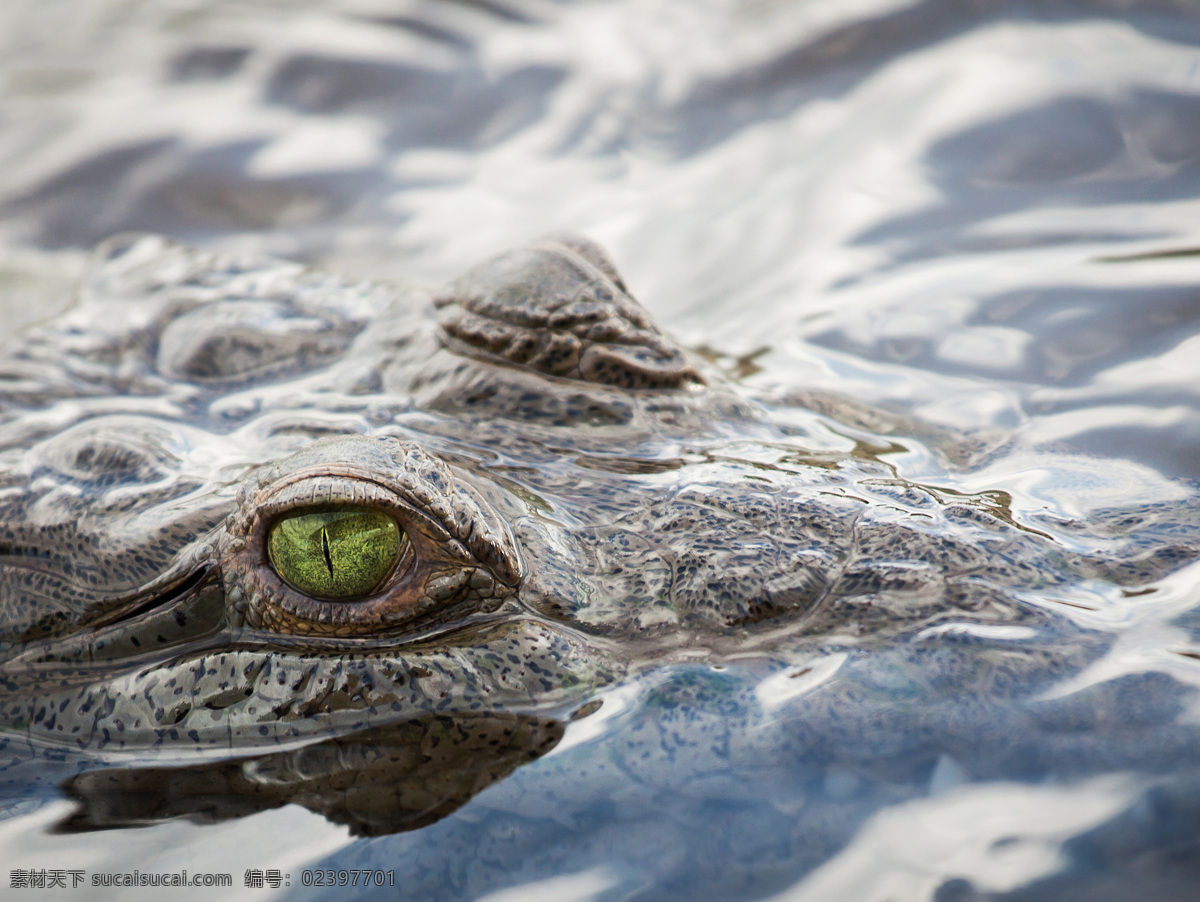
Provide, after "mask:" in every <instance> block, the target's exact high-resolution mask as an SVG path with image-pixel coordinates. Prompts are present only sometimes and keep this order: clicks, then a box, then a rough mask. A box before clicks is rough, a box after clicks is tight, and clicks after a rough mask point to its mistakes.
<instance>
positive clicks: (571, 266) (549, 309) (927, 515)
mask: <svg viewBox="0 0 1200 902" xmlns="http://www.w3.org/2000/svg"><path fill="white" fill-rule="evenodd" d="M4 370H5V377H6V383H7V384H6V386H5V397H6V400H5V408H4V411H3V417H4V420H3V430H4V439H3V450H2V451H0V453H2V455H3V457H2V458H0V464H2V466H3V473H2V474H0V627H2V630H3V632H2V633H0V638H2V639H3V642H4V645H3V649H4V655H5V661H4V665H3V669H4V682H3V685H2V687H0V689H2V692H3V695H2V696H0V718H2V720H0V729H2V732H0V744H3V746H4V752H5V754H6V756H11V757H14V758H15V759H16V761H17V763H16V764H15V765H13V767H15V768H16V769H17V770H16V772H17V773H18V774H22V775H27V774H28V772H29V769H28V767H27V768H26V770H22V769H21V768H22V766H23V764H22V763H23V762H24V763H25V764H26V765H28V764H29V763H30V762H37V761H38V760H39V758H41V757H43V756H45V755H47V754H50V753H51V751H53V752H54V753H55V754H60V753H62V752H63V751H64V750H71V752H73V753H78V754H80V755H81V756H83V757H82V759H81V761H83V763H81V764H79V767H80V768H85V769H90V768H97V767H98V768H104V767H109V768H112V767H113V766H114V765H116V764H123V765H127V764H128V760H129V759H128V754H127V753H131V752H132V753H140V752H144V753H145V755H144V756H142V757H141V758H140V759H139V765H138V768H134V769H129V770H120V769H115V770H108V771H103V770H101V771H89V772H88V773H84V774H81V775H80V776H78V777H76V778H74V779H73V780H72V781H71V782H70V784H69V786H68V792H69V793H71V794H72V795H73V796H75V797H76V798H78V799H80V800H81V801H82V802H83V804H84V809H83V810H82V811H81V812H80V813H79V814H78V815H76V816H75V817H74V818H72V819H71V820H70V821H69V822H68V824H67V825H66V826H67V827H68V828H70V829H87V828H90V827H99V826H116V825H121V824H126V823H144V822H147V821H148V820H154V819H156V818H161V817H173V816H179V815H183V814H190V815H207V816H210V817H228V816H233V815H236V814H238V813H246V812H249V811H254V810H260V809H261V808H263V807H271V806H274V805H279V804H283V803H285V802H287V801H296V802H299V803H301V804H304V805H307V806H309V807H311V808H313V809H314V810H317V811H322V812H324V813H326V814H328V815H329V816H330V817H331V818H333V819H335V820H339V821H343V822H348V823H350V824H352V825H353V826H354V828H355V829H356V830H358V831H361V832H368V833H371V832H386V831H387V830H390V829H402V828H403V827H405V826H408V827H411V826H417V825H420V824H423V823H426V822H428V820H429V819H430V817H432V816H437V815H440V814H444V813H446V812H447V811H449V810H452V809H453V807H455V806H456V805H457V804H461V802H462V801H464V800H465V799H466V798H468V797H469V796H470V795H471V794H472V793H473V792H476V791H478V790H479V789H482V788H483V787H484V786H486V785H488V784H489V783H490V782H492V781H493V780H495V779H497V778H498V777H500V776H503V774H505V773H507V772H508V771H510V770H511V769H512V768H513V767H515V766H517V765H518V764H520V763H522V762H523V761H526V760H531V759H532V758H533V757H536V756H537V755H539V754H542V753H544V752H545V751H546V750H547V749H548V748H550V747H552V746H553V744H554V743H555V742H557V740H558V738H559V737H560V736H561V728H560V727H559V726H557V725H559V724H561V722H562V721H563V720H565V719H566V718H568V717H569V716H571V715H572V714H574V715H575V716H581V715H583V714H586V713H588V712H589V711H591V710H593V709H594V707H595V704H594V701H595V696H596V695H597V692H598V690H599V689H600V688H601V687H603V686H605V685H608V684H611V683H613V682H614V681H616V680H618V679H621V678H623V677H624V676H626V675H628V674H631V673H637V672H638V671H640V670H643V669H645V668H647V667H650V666H655V665H657V664H660V663H664V662H670V661H672V660H681V659H690V658H695V656H696V655H697V653H700V654H702V655H706V656H708V657H709V658H710V659H712V660H719V659H721V658H722V657H723V656H729V655H735V654H736V655H740V656H745V655H762V656H765V657H767V658H769V659H771V660H773V661H784V662H786V661H792V660H798V659H799V658H801V657H802V656H803V655H804V654H805V653H811V652H812V650H813V649H816V648H819V647H823V646H824V647H828V646H829V645H831V644H834V645H839V646H842V647H845V646H869V645H870V644H871V643H872V642H877V641H880V640H882V639H885V638H887V637H889V636H897V635H900V634H902V633H905V632H906V631H911V630H913V629H916V628H919V629H928V628H929V627H933V626H937V625H938V624H939V623H941V622H943V621H946V622H948V621H951V620H954V621H961V620H962V619H963V618H967V619H969V620H972V621H976V622H995V623H1003V624H1013V623H1025V624H1037V623H1038V622H1040V621H1043V620H1045V618H1047V617H1048V616H1049V615H1048V614H1047V613H1046V612H1045V610H1044V609H1043V608H1041V607H1038V606H1035V605H1030V604H1028V603H1026V602H1024V601H1023V600H1022V598H1023V596H1025V595H1026V594H1027V593H1031V592H1044V591H1051V590H1053V589H1054V588H1055V587H1061V586H1065V585H1068V584H1070V583H1073V582H1076V581H1079V580H1084V579H1099V580H1104V581H1107V582H1108V583H1112V584H1118V585H1123V586H1130V587H1137V586H1141V585H1144V584H1145V583H1146V582H1147V581H1150V580H1153V579H1155V578H1157V577H1159V576H1161V575H1162V574H1163V573H1165V572H1167V571H1169V570H1171V569H1173V568H1175V567H1177V566H1178V565H1179V564H1180V563H1181V562H1182V561H1184V560H1186V559H1189V558H1190V557H1192V556H1193V551H1192V550H1190V548H1188V547H1186V546H1180V545H1173V544H1170V543H1166V544H1164V543H1162V542H1161V541H1157V540H1155V539H1154V538H1153V537H1152V534H1153V533H1154V531H1153V530H1150V529H1135V526H1137V525H1139V524H1140V525H1142V526H1147V525H1153V524H1154V523H1155V522H1165V521H1163V518H1164V517H1165V516H1166V515H1165V514H1163V513H1162V512H1156V511H1144V512H1142V513H1141V514H1139V515H1138V517H1137V518H1133V519H1130V517H1128V516H1127V517H1125V519H1124V520H1123V521H1119V522H1118V521H1116V520H1114V522H1113V524H1110V527H1108V528H1109V533H1110V534H1112V535H1117V536H1118V537H1119V538H1120V541H1114V542H1112V543H1110V546H1109V548H1107V549H1106V551H1105V553H1104V554H1092V555H1087V554H1083V553H1081V552H1077V551H1071V550H1068V549H1066V548H1064V547H1062V546H1061V545H1059V544H1056V543H1055V542H1053V541H1051V540H1049V539H1048V538H1047V537H1046V536H1044V535H1042V534H1040V533H1038V532H1036V531H1034V530H1030V529H1026V528H1023V527H1022V526H1020V525H1019V524H1018V523H1016V522H1014V521H1013V519H1012V518H1011V517H1009V516H1008V515H1007V514H1006V513H1005V511H1004V510H1003V509H1002V508H997V505H996V504H995V499H994V498H993V497H992V496H982V497H979V498H972V497H967V496H956V495H953V494H952V493H949V492H939V491H937V490H934V489H931V488H926V487H922V486H919V485H916V484H912V483H909V482H906V481H904V480H902V479H899V478H897V476H896V474H895V473H894V472H893V470H892V469H891V468H890V467H889V466H888V465H887V464H886V463H884V462H882V461H881V460H880V459H879V458H878V456H877V455H872V454H871V453H869V451H868V450H865V449H869V447H870V442H871V441H872V439H871V437H870V436H865V435H864V434H862V433H859V436H858V441H859V444H858V445H857V446H856V447H857V453H854V452H850V453H841V452H837V453H835V452H832V451H829V450H822V451H808V450H805V448H806V436H805V435H803V434H800V435H797V434H796V430H795V429H794V428H791V427H788V428H784V427H781V426H779V425H776V423H775V421H774V420H773V419H772V417H771V416H770V415H769V414H768V413H767V412H766V411H765V410H764V409H763V408H761V407H759V406H758V405H756V404H755V403H753V402H752V401H750V400H748V399H747V398H745V397H742V396H741V395H740V394H739V392H738V390H737V389H736V386H733V385H730V384H726V383H725V382H724V381H723V380H722V378H721V377H720V375H719V374H718V373H716V372H713V371H710V370H707V369H705V368H704V366H703V365H702V364H701V363H700V362H699V361H697V360H695V359H693V358H692V357H691V356H690V355H688V354H687V353H686V352H684V351H683V350H682V349H681V348H680V347H679V346H678V345H677V344H675V343H674V342H673V341H672V340H671V339H670V338H668V337H667V336H666V335H665V334H664V333H663V332H662V331H661V330H660V329H659V328H658V327H657V326H656V325H655V323H654V322H653V321H652V320H651V319H650V317H649V316H648V314H647V313H646V311H645V310H644V309H643V308H642V307H641V306H640V305H638V304H637V302H636V301H634V300H633V299H632V297H631V296H630V295H629V293H628V291H627V289H626V287H625V285H624V283H623V282H622V280H621V277H620V275H619V274H618V273H617V270H616V268H615V267H614V266H613V264H612V262H611V261H610V260H609V258H608V257H607V256H606V255H605V254H604V252H603V251H601V250H600V249H599V248H597V247H596V246H595V245H593V244H591V243H590V242H588V241H586V240H584V239H581V238H575V237H564V238H557V239H546V240H544V241H542V242H539V243H536V244H534V245H531V246H530V247H527V248H524V249H521V250H517V251H514V252H511V253H508V254H505V255H503V256H501V257H498V258H496V259H494V260H491V261H488V262H486V263H484V264H482V265H480V266H479V267H477V268H475V269H473V270H471V271H469V272H468V273H466V274H465V275H464V276H463V277H462V278H460V279H459V280H458V281H457V282H455V283H454V284H453V285H452V286H451V287H450V288H449V289H448V290H447V291H446V292H444V293H443V294H440V295H437V296H433V297H430V296H426V295H424V294H422V293H420V292H417V291H412V290H400V289H397V288H392V287H388V286H383V285H357V284H353V283H349V282H344V281H342V280H339V279H336V278H333V277H330V276H326V275H322V274H319V273H316V272H313V271H310V270H305V269H303V268H301V267H298V266H293V265H289V264H281V263H276V262H270V261H262V260H238V259H232V258H226V257H221V256H217V255H213V254H209V253H204V252H199V251H194V250H188V249H185V248H181V247H178V246H174V245H171V244H168V243H166V242H164V241H162V240H160V239H156V238H152V237H139V236H131V237H121V238H117V239H114V240H113V241H111V242H109V243H108V244H107V245H106V246H104V247H103V248H101V249H100V251H98V253H97V263H96V266H95V269H94V271H93V272H92V274H91V275H90V276H89V278H88V279H87V280H86V281H85V284H84V286H83V289H82V292H81V299H80V303H79V304H78V305H77V307H76V308H75V309H74V310H72V311H70V312H69V313H67V314H65V315H64V316H62V317H61V318H59V319H58V320H56V321H54V322H51V323H49V324H47V325H46V326H43V327H41V328H40V329H37V330H33V331H31V332H29V333H28V334H26V335H25V336H23V337H21V338H20V339H19V340H17V341H16V342H14V343H13V344H11V345H10V346H9V348H8V351H7V356H6V358H5V360H4ZM813 421H814V423H815V422H816V421H817V418H816V417H815V416H814V417H813ZM814 429H816V427H815V426H814ZM884 447H886V443H884V442H883V441H882V440H880V443H879V448H881V449H882V448H884ZM822 644H823V646H822ZM698 650H702V651H700V652H698ZM1088 654H1089V651H1088V649H1086V648H1084V647H1078V648H1055V649H1051V650H1047V649H1040V650H1038V651H1037V653H1031V654H1028V655H1014V654H1005V655H1003V656H998V657H997V658H996V659H995V660H993V661H991V662H989V666H991V667H992V668H993V670H997V671H998V672H1001V673H1008V674H1015V675H1019V674H1020V673H1021V672H1028V671H1032V670H1037V669H1039V668H1041V669H1046V668H1056V667H1057V668H1062V667H1071V666H1078V665H1080V664H1081V663H1083V661H1084V660H1085V659H1086V657H1087V655H1088ZM431 730H432V731H434V732H435V733H436V734H437V735H438V736H439V737H441V738H440V739H439V741H440V742H444V743H446V744H447V745H448V748H447V749H446V750H444V753H439V755H442V757H437V756H435V757H434V758H433V760H434V761H435V762H443V763H444V766H442V765H441V764H436V763H435V764H429V763H428V762H425V763H420V761H418V764H411V762H410V757H411V754H413V752H412V748H419V747H420V744H421V742H426V741H428V738H429V736H430V735H432V734H431V732H430V731H431ZM480 736H487V737H488V738H487V739H486V740H483V739H480ZM413 743H416V745H415V746H413ZM404 747H412V748H409V751H408V752H404V751H395V753H394V754H393V753H392V752H391V751H388V750H389V749H392V750H397V749H403V748H404ZM406 755H407V756H409V757H406ZM372 756H375V757H372ZM156 758H162V759H163V760H164V761H166V760H167V759H169V761H168V762H167V764H165V765H162V766H160V764H159V763H158V761H157V760H156ZM418 758H420V756H418ZM369 760H370V761H374V762H375V764H369V765H368V764H364V762H367V761H369ZM423 760H424V759H423V758H422V759H421V761H423ZM397 762H401V763H397ZM403 762H410V763H403ZM146 765H149V767H147V766H146ZM410 765H411V766H410ZM163 767H166V768H168V769H166V770H164V769H163ZM170 768H179V769H178V770H177V771H171V770H170ZM171 774H173V776H172V775H171ZM280 774H286V775H287V776H285V777H281V776H280ZM372 774H375V776H374V777H373V776H372ZM470 774H474V775H475V776H474V777H471V776H469V775H470ZM352 775H357V776H352ZM376 777H378V781H382V782H384V783H388V784H389V785H390V784H395V785H396V786H397V787H398V788H397V789H396V791H395V792H394V793H390V794H384V795H383V796H381V795H379V794H372V793H371V792H369V791H364V792H361V793H359V794H358V795H357V796H356V795H355V794H353V793H350V794H347V792H346V789H347V786H348V785H350V784H351V783H352V782H353V780H358V781H359V783H358V784H357V785H358V786H359V787H360V788H361V787H363V786H367V787H369V786H372V785H376V783H375V782H373V781H374V780H376ZM378 781H376V782H378ZM138 793H140V795H138ZM418 797H419V798H420V799H421V800H422V801H421V802H420V803H419V804H418V803H417V802H414V801H413V799H414V798H418ZM389 799H390V800H391V801H390V802H389V801H388V800H389Z"/></svg>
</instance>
